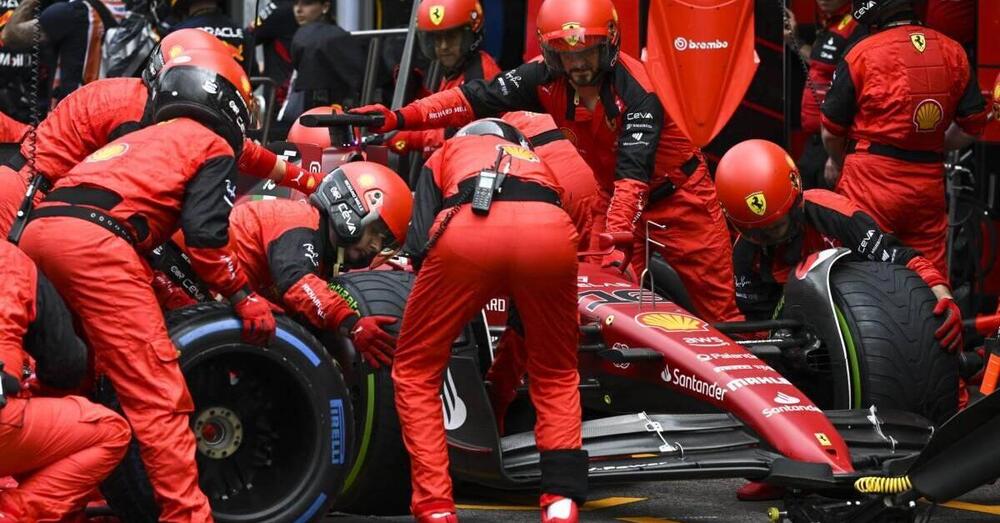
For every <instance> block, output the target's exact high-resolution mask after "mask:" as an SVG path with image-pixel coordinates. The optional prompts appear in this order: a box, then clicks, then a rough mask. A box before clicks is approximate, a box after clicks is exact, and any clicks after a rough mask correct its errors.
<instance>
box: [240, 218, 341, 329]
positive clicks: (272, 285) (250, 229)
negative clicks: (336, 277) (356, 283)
mask: <svg viewBox="0 0 1000 523" xmlns="http://www.w3.org/2000/svg"><path fill="white" fill-rule="evenodd" d="M229 231H230V233H229V245H230V247H231V248H232V250H233V252H235V253H236V256H237V258H239V261H240V265H241V266H242V267H243V269H244V271H245V272H246V275H247V278H248V279H249V281H250V286H251V287H252V288H253V289H254V291H256V292H257V293H259V294H261V295H262V296H264V297H265V298H267V299H268V300H271V301H273V302H274V303H279V304H281V305H283V306H284V307H285V309H286V310H288V311H289V312H294V313H296V314H299V315H301V316H303V317H305V318H306V319H308V320H309V323H311V324H313V325H315V326H316V327H319V328H321V329H324V328H325V329H336V328H338V327H340V326H341V324H342V323H343V322H344V320H350V319H351V318H352V317H356V316H357V314H356V313H355V312H354V310H353V309H352V308H351V306H350V305H349V304H348V303H347V301H345V300H344V298H342V297H341V296H340V295H339V294H337V293H335V292H333V291H331V290H330V288H329V286H328V285H327V284H326V280H325V279H324V277H323V276H321V275H328V274H329V271H330V268H331V267H332V265H333V263H334V262H335V249H334V248H332V246H331V245H329V243H330V242H329V240H328V239H327V225H326V221H325V220H321V219H320V213H319V210H317V209H316V208H315V207H313V206H312V205H310V204H309V203H307V202H303V201H292V200H280V199H278V200H258V201H251V202H245V203H241V204H239V205H237V206H236V207H234V208H233V212H232V214H231V215H230V217H229ZM347 326H350V325H349V324H348V325H347Z"/></svg>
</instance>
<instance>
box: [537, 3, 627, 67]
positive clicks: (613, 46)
mask: <svg viewBox="0 0 1000 523" xmlns="http://www.w3.org/2000/svg"><path fill="white" fill-rule="evenodd" d="M536 25H537V26H538V43H539V45H540V46H541V48H542V56H543V57H544V58H545V65H547V66H548V67H549V69H550V70H552V71H553V72H557V73H561V72H563V71H564V69H563V65H562V59H561V58H560V56H559V54H560V53H564V52H565V53H576V52H579V51H583V50H585V49H590V48H592V47H594V46H600V49H601V53H600V55H601V60H600V70H601V71H602V72H603V71H608V70H610V69H611V67H612V66H614V65H615V62H617V61H618V50H619V44H620V43H621V33H620V32H619V30H618V12H617V11H615V6H614V4H613V3H612V2H611V0H545V2H544V3H542V7H541V8H540V9H539V10H538V18H537V19H536Z"/></svg>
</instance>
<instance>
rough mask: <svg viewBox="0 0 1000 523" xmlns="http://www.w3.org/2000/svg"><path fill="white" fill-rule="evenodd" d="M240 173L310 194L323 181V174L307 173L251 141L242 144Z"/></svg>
mask: <svg viewBox="0 0 1000 523" xmlns="http://www.w3.org/2000/svg"><path fill="white" fill-rule="evenodd" d="M237 166H238V168H239V170H240V172H242V173H246V174H248V175H250V176H253V177H255V178H267V179H270V180H273V181H274V183H276V184H278V185H280V186H282V187H290V188H292V189H295V190H298V191H301V192H304V193H306V194H312V192H313V191H314V190H315V189H316V187H319V183H320V182H321V181H323V176H324V175H323V173H318V172H316V173H314V172H310V171H307V170H305V169H303V168H301V167H299V166H298V165H295V164H293V163H289V162H286V161H285V160H282V159H281V158H279V157H278V155H276V154H274V153H273V152H271V151H270V150H268V149H267V148H265V147H262V146H261V145H260V144H258V143H256V142H253V141H251V140H246V141H245V142H244V143H243V153H242V154H240V161H239V164H238V165H237Z"/></svg>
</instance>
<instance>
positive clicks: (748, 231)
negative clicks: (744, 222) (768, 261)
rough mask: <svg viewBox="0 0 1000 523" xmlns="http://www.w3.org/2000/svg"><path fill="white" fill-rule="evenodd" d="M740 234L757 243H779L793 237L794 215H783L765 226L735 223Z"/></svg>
mask: <svg viewBox="0 0 1000 523" xmlns="http://www.w3.org/2000/svg"><path fill="white" fill-rule="evenodd" d="M733 225H734V226H735V227H736V230H738V231H739V232H740V235H742V236H744V237H745V238H746V239H748V240H750V241H751V242H753V243H756V244H757V245H777V244H779V243H783V242H785V241H787V240H788V239H789V238H791V237H792V233H793V232H794V230H793V227H792V217H791V216H789V215H785V216H782V217H781V218H780V219H778V221H776V222H774V223H772V224H770V225H767V226H764V227H754V228H750V227H745V226H740V225H737V224H735V223H734V224H733Z"/></svg>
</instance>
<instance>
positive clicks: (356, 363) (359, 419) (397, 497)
mask: <svg viewBox="0 0 1000 523" xmlns="http://www.w3.org/2000/svg"><path fill="white" fill-rule="evenodd" d="M413 279H414V277H413V274H411V273H408V272H402V271H368V272H352V273H348V274H345V275H343V276H341V277H338V278H335V279H334V280H333V281H332V282H331V287H332V288H333V289H334V290H335V291H337V292H338V293H340V294H341V295H342V296H344V297H345V298H346V299H347V300H348V302H349V303H351V305H352V306H354V307H355V308H356V309H357V310H358V312H360V313H361V314H362V315H363V316H368V315H381V316H393V317H396V318H400V319H401V318H402V317H403V307H404V305H405V304H406V299H407V297H408V296H409V294H410V288H411V287H412V286H413ZM399 327H400V322H397V323H395V324H392V325H389V326H387V330H388V331H389V332H391V333H392V334H394V335H396V334H398V333H399ZM323 341H324V344H325V345H326V346H327V349H328V350H330V352H331V353H332V354H333V355H334V356H335V358H336V359H337V360H338V361H339V362H340V364H341V366H342V368H343V369H344V378H345V380H346V381H347V384H348V387H349V388H350V391H351V398H352V400H353V401H354V404H353V406H354V416H355V432H354V433H355V434H356V437H355V439H354V442H355V446H353V447H352V450H351V452H352V456H353V457H354V459H353V460H352V461H353V464H352V467H351V471H350V472H349V473H348V476H347V479H346V481H345V483H344V491H343V492H342V493H341V495H340V496H339V497H338V498H337V502H336V504H335V505H334V509H335V510H338V511H342V512H348V513H352V514H366V515H367V514H371V515H381V516H385V515H398V514H408V513H409V503H410V493H411V489H410V458H409V455H408V454H407V453H406V448H405V447H404V446H403V440H402V435H401V433H400V427H399V418H398V417H397V415H396V404H395V399H394V396H393V386H392V377H391V371H390V369H388V368H385V367H383V368H381V369H378V370H376V369H372V368H371V367H369V366H368V365H367V364H366V363H364V361H363V360H362V358H361V357H360V356H359V355H357V354H356V353H355V352H354V348H353V347H352V346H350V343H349V342H345V341H344V340H343V339H342V338H339V337H337V336H334V335H332V334H328V335H326V336H325V337H324V339H323Z"/></svg>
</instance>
